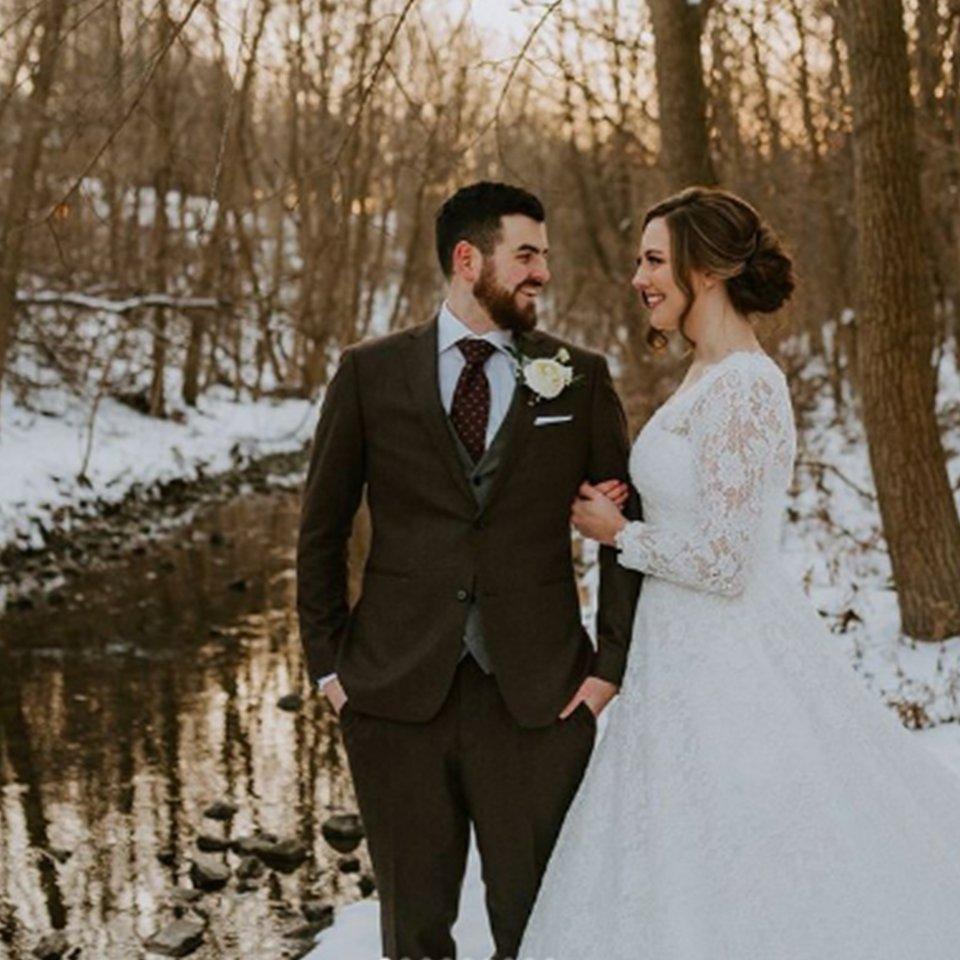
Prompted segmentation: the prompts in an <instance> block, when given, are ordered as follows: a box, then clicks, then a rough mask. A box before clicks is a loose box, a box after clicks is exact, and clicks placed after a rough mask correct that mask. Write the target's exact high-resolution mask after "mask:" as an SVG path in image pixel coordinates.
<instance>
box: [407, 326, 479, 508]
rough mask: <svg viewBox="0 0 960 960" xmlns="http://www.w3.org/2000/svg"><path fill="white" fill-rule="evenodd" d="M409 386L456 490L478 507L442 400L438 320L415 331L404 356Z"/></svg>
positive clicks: (412, 331) (412, 332)
mask: <svg viewBox="0 0 960 960" xmlns="http://www.w3.org/2000/svg"><path fill="white" fill-rule="evenodd" d="M404 360H405V364H406V373H407V383H408V385H409V387H410V392H411V393H412V394H413V399H414V403H415V405H416V407H417V411H418V412H419V414H420V417H421V419H422V420H423V424H424V427H426V430H427V433H428V434H429V435H430V437H431V439H432V440H433V443H434V446H435V447H436V448H437V453H438V454H439V456H440V459H441V460H443V462H444V463H445V464H446V466H447V469H448V470H449V471H450V475H451V477H452V478H453V480H454V482H455V483H456V485H457V487H459V488H460V490H461V491H462V492H463V494H464V495H465V496H466V497H467V498H468V499H469V501H470V502H471V503H474V504H475V503H476V499H475V498H474V495H473V491H472V490H471V489H470V484H469V482H468V481H467V477H466V475H465V474H464V471H463V466H462V465H461V463H460V457H459V455H458V453H457V448H456V445H455V441H454V439H453V437H452V436H451V434H450V430H449V427H448V425H447V414H446V411H445V410H444V409H443V403H442V401H441V400H440V376H439V373H438V361H437V319H436V317H435V318H434V319H433V320H432V321H430V322H429V323H425V324H423V325H422V326H419V327H414V328H413V329H412V330H411V331H410V340H409V344H408V347H407V350H406V351H405V353H404Z"/></svg>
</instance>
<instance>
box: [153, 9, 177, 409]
mask: <svg viewBox="0 0 960 960" xmlns="http://www.w3.org/2000/svg"><path fill="white" fill-rule="evenodd" d="M158 18H159V20H158V29H157V33H158V37H157V39H158V46H159V47H160V49H161V50H164V49H166V47H167V44H168V43H169V37H170V31H171V29H172V26H173V25H172V21H171V20H170V13H169V10H168V8H167V3H166V0H161V4H160V10H159V12H158ZM152 106H153V115H154V120H155V125H154V128H155V133H154V158H153V163H154V169H153V177H152V183H153V193H154V221H153V235H152V250H153V263H152V264H151V267H150V275H151V279H152V281H153V289H154V290H155V291H156V292H157V293H166V292H167V284H168V277H169V273H170V262H169V261H170V223H169V217H168V215H167V195H168V193H169V192H170V184H171V178H172V173H173V159H174V155H173V154H174V143H173V121H174V116H173V115H174V93H173V90H172V88H171V75H170V69H169V60H168V59H167V57H166V56H165V57H164V59H163V60H162V61H161V63H160V64H159V66H158V67H157V72H156V75H155V76H154V83H153V102H152ZM167 319H168V316H167V310H166V308H165V307H156V308H155V309H154V311H153V350H152V361H153V368H152V372H151V379H150V415H151V416H153V417H165V416H166V415H167V398H166V385H165V380H166V371H167V340H168V338H169V333H168V323H167Z"/></svg>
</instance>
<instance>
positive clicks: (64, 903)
mask: <svg viewBox="0 0 960 960" xmlns="http://www.w3.org/2000/svg"><path fill="white" fill-rule="evenodd" d="M296 513H297V502H296V497H294V496H292V495H287V494H281V495H275V496H269V497H265V496H250V497H245V498H240V499H237V500H236V501H234V502H232V503H230V504H227V505H222V506H219V507H216V508H213V509H211V510H209V511H208V512H207V513H206V514H205V515H203V516H202V517H200V518H198V519H197V521H196V522H194V523H193V524H192V525H191V526H190V527H189V528H188V529H186V530H184V531H181V533H179V534H178V535H176V536H175V537H173V538H172V539H171V541H170V542H168V543H165V544H161V545H158V546H156V547H155V548H151V549H150V550H149V551H147V552H145V553H144V554H143V555H140V556H135V557H133V558H132V559H131V560H130V561H129V562H125V563H124V564H122V565H121V566H117V567H114V568H113V569H111V570H110V571H107V572H99V573H95V572H91V573H90V574H89V575H87V576H84V577H81V578H80V579H78V580H77V581H76V583H75V585H74V587H73V588H72V589H71V590H70V591H69V592H68V593H64V594H62V595H60V596H58V597H54V598H53V600H52V602H51V603H49V604H44V605H43V606H42V607H38V608H37V609H35V610H30V611H24V612H19V613H16V614H12V615H9V616H8V617H7V618H6V619H4V620H2V621H0V957H2V958H4V960H6V958H10V960H14V958H16V960H19V958H21V957H28V956H30V954H31V951H32V949H33V947H34V946H35V944H36V942H37V940H38V939H39V937H40V935H42V934H44V933H47V932H49V931H51V930H54V929H62V930H64V932H65V933H66V935H67V938H68V940H69V941H70V943H71V945H72V946H81V947H82V948H83V952H82V955H83V956H84V957H95V958H103V960H112V958H121V957H122V958H129V957H133V956H141V955H142V942H143V940H144V939H145V938H147V937H149V936H150V935H151V934H152V933H153V932H154V931H156V930H157V929H158V928H159V927H161V926H163V925H164V924H165V923H166V922H167V921H168V920H170V919H172V917H173V913H172V909H171V906H170V902H169V893H170V889H171V888H172V887H174V886H177V885H181V886H186V887H189V886H190V885H191V884H190V881H189V879H188V876H189V870H190V861H191V857H192V856H193V855H194V854H195V853H196V852H197V847H196V838H197V835H198V834H199V833H207V834H211V835H213V836H225V837H227V838H229V837H237V836H242V835H247V834H251V833H253V832H255V831H257V830H264V831H270V832H272V833H274V834H277V835H278V836H279V837H280V838H281V839H282V838H287V837H291V838H298V839H299V840H301V841H302V842H303V843H304V844H305V845H306V847H307V850H308V851H309V852H310V853H311V855H312V856H311V859H308V860H307V862H306V863H305V864H304V865H303V866H302V867H300V868H299V869H297V870H295V871H293V872H292V873H289V874H282V873H278V872H275V871H267V872H266V873H265V875H264V877H263V878H261V881H260V882H259V883H258V885H257V887H256V889H254V890H251V891H250V892H240V891H238V890H237V884H236V880H231V882H230V883H229V884H228V885H227V887H226V888H225V889H224V890H223V891H221V892H218V893H208V894H205V895H204V898H203V900H202V901H201V905H202V907H203V909H204V910H205V911H207V912H208V913H209V916H210V924H209V927H208V930H207V933H206V937H205V943H204V946H203V947H202V948H201V949H200V950H198V951H197V952H196V953H194V954H193V956H194V957H196V958H214V957H216V958H218V960H220V958H223V960H231V958H240V957H243V958H244V960H257V958H260V957H263V958H267V957H269V958H271V960H273V958H277V957H280V956H283V955H284V948H285V946H286V948H288V949H289V947H290V944H291V941H290V939H288V938H284V936H283V935H284V933H285V932H287V931H289V930H290V928H291V927H296V926H298V925H299V924H300V923H302V917H300V915H299V910H298V907H299V905H300V903H301V902H302V901H303V900H305V899H314V898H320V899H323V900H326V901H328V902H331V903H340V902H343V901H344V900H347V899H355V898H356V897H357V896H359V894H358V874H356V873H342V872H341V871H340V869H339V863H340V861H341V859H342V857H341V855H339V854H337V853H336V852H335V851H334V850H332V848H330V847H329V846H328V845H327V843H326V842H325V841H324V840H323V838H322V836H321V834H320V826H321V824H322V822H323V821H324V820H325V819H326V817H328V816H329V815H330V814H332V813H335V812H342V811H344V810H354V809H355V804H354V800H353V794H352V788H351V785H350V782H349V777H348V775H347V772H346V766H345V759H344V756H343V752H342V747H341V744H340V741H339V734H338V732H337V729H336V724H335V722H334V721H333V720H332V718H331V717H330V715H329V714H328V713H327V711H326V709H325V707H324V705H323V704H322V703H321V702H320V701H319V700H318V698H315V697H307V696H305V697H304V706H303V707H301V709H300V710H298V711H296V712H288V711H284V710H281V709H279V708H278V706H277V701H278V700H279V699H280V698H281V697H282V696H284V695H285V694H289V693H291V692H299V693H301V694H306V692H307V691H306V690H305V689H302V684H304V683H305V679H304V674H303V672H302V669H301V659H300V651H299V646H298V643H297V641H296V630H295V615H294V611H293V590H294V581H293V571H292V565H293V544H294V539H295V525H296ZM218 799H224V800H228V801H231V802H232V803H234V804H235V805H236V806H237V807H238V812H237V814H236V816H235V817H234V819H233V821H232V823H228V824H223V823H220V822H216V821H214V820H210V819H206V818H204V816H203V811H204V810H205V809H206V808H207V807H208V806H209V804H210V803H211V802H213V801H214V800H218ZM358 853H359V854H360V856H361V858H362V861H363V867H364V869H366V868H367V866H368V863H367V860H366V854H365V848H364V847H361V849H360V851H358ZM210 856H214V857H216V858H219V859H225V861H226V862H227V863H229V864H230V865H231V866H233V867H235V866H236V865H237V863H238V862H239V858H238V857H237V856H236V855H235V854H233V853H228V854H225V855H224V854H211V855H210Z"/></svg>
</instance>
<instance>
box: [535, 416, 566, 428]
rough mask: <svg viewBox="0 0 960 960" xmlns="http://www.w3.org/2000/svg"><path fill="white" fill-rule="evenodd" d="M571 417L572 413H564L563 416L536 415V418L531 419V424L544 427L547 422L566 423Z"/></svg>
mask: <svg viewBox="0 0 960 960" xmlns="http://www.w3.org/2000/svg"><path fill="white" fill-rule="evenodd" d="M572 419H573V414H572V413H570V414H566V415H565V416H560V417H537V419H536V420H534V421H533V425H534V426H535V427H545V426H547V424H550V423H567V422H568V421H570V420H572Z"/></svg>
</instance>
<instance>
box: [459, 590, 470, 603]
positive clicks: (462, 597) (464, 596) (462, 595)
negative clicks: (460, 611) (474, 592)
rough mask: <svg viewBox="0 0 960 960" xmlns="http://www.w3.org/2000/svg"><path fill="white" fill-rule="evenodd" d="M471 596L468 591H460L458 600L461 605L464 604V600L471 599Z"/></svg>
mask: <svg viewBox="0 0 960 960" xmlns="http://www.w3.org/2000/svg"><path fill="white" fill-rule="evenodd" d="M469 596H470V594H469V593H467V591H466V590H458V591H457V599H458V600H459V601H460V602H461V603H462V602H463V601H464V600H466V599H467V597H469Z"/></svg>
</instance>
